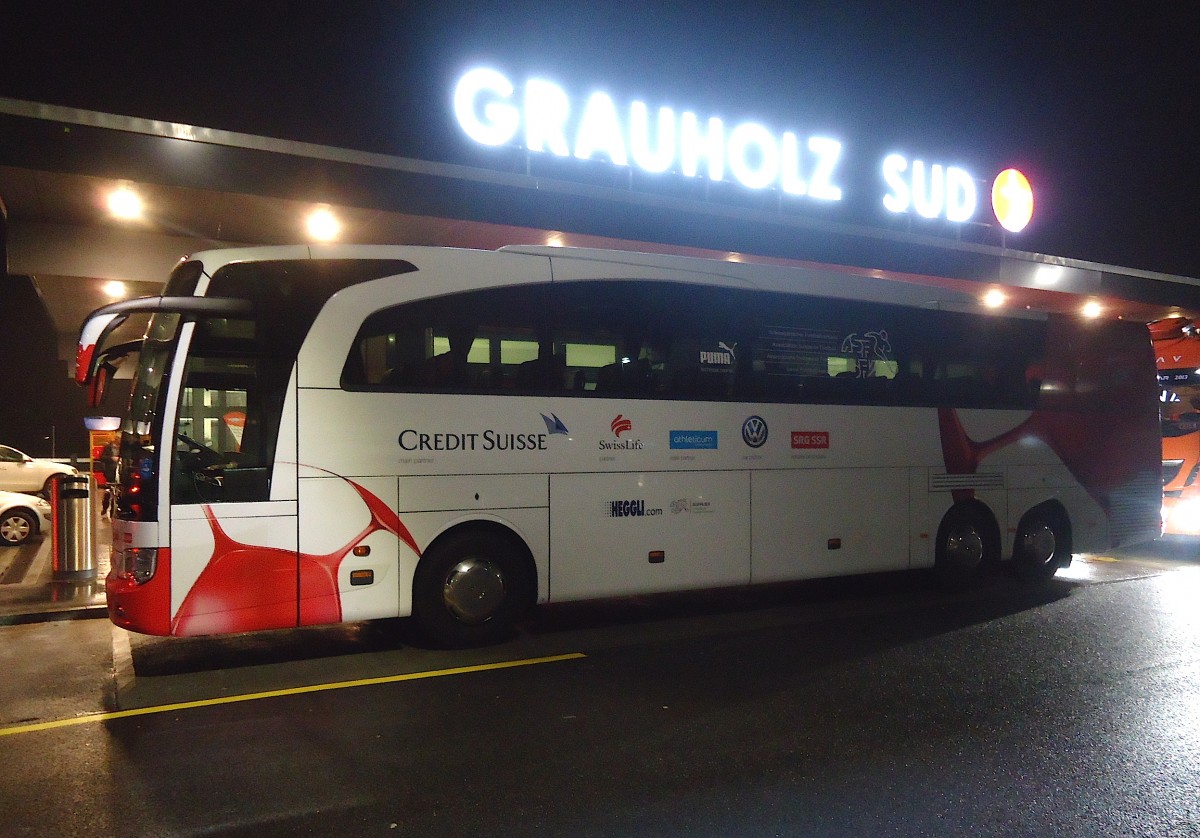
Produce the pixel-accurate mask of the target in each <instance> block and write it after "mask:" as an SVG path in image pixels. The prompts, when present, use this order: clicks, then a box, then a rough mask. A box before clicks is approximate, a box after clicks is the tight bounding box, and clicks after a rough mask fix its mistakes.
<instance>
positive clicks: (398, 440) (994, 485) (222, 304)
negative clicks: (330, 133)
mask: <svg viewBox="0 0 1200 838" xmlns="http://www.w3.org/2000/svg"><path fill="white" fill-rule="evenodd" d="M138 312H142V313H144V312H152V313H153V316H152V318H151V320H150V322H149V326H148V328H147V331H146V333H145V336H144V338H143V339H141V340H140V341H129V342H126V343H123V344H114V345H109V342H110V340H111V338H112V335H113V334H114V331H113V330H114V328H115V327H116V326H117V325H119V324H120V323H121V322H122V321H123V320H124V319H125V318H126V317H127V316H128V315H130V314H132V313H138ZM131 349H137V350H138V351H139V355H138V363H137V370H136V373H135V376H134V381H133V389H132V396H131V401H130V409H129V415H128V417H126V418H125V419H124V427H123V433H122V443H121V463H120V469H119V477H118V482H119V484H120V491H119V499H118V505H117V514H116V520H115V524H114V537H115V543H114V550H113V562H112V572H111V573H110V575H109V577H108V579H107V592H108V604H109V612H110V616H111V618H112V620H113V621H114V622H115V623H116V624H117V625H120V626H124V627H126V628H129V629H132V630H135V631H141V632H148V633H152V634H163V635H167V634H173V635H195V634H208V633H222V632H240V631H249V630H258V629H271V628H284V627H291V626H299V625H311V624H318V623H329V622H337V621H343V620H365V619H373V618H384V617H397V616H409V615H411V616H413V617H414V618H415V619H416V620H417V621H418V623H419V625H420V626H421V627H422V629H423V630H424V631H425V632H426V633H427V634H428V635H429V636H430V637H432V638H433V639H435V640H436V641H439V642H442V643H445V644H449V645H462V644H474V643H482V642H488V641H491V640H494V639H497V638H500V637H503V636H505V635H506V634H507V633H508V632H510V631H511V629H512V627H513V624H514V622H515V621H516V620H517V619H518V618H519V617H520V615H521V614H522V613H523V612H524V611H525V610H526V609H527V608H528V607H529V606H531V605H533V604H535V603H545V602H551V601H555V602H557V601H569V600H580V599H587V598H597V597H610V596H621V595H628V594H639V593H646V592H657V591H672V590H682V589H695V588H709V587H724V586H734V585H746V584H755V583H767V582H777V581H783V580H794V579H803V578H812V577H822V576H832V575H840V574H855V573H867V572H875V571H885V570H899V569H908V568H935V569H936V571H937V572H938V573H939V574H940V575H942V576H943V577H945V578H947V579H951V580H954V579H966V578H968V577H971V576H973V575H974V574H976V573H978V572H980V571H981V570H983V569H986V568H988V567H990V566H993V565H996V564H999V563H1002V562H1005V563H1011V564H1012V566H1013V567H1014V568H1015V569H1016V570H1017V571H1018V572H1020V573H1021V574H1022V575H1024V576H1027V577H1030V578H1045V577H1048V576H1050V575H1052V574H1053V573H1054V572H1055V571H1056V570H1057V569H1058V568H1060V567H1064V566H1066V565H1067V564H1068V563H1069V562H1070V561H1071V554H1072V552H1073V551H1090V550H1103V549H1108V548H1111V547H1113V546H1116V545H1121V544H1127V543H1132V542H1135V541H1139V540H1144V539H1148V538H1153V537H1155V536H1156V535H1157V534H1158V531H1159V525H1160V514H1159V506H1160V495H1161V489H1160V476H1159V475H1160V462H1159V461H1160V454H1159V444H1160V438H1159V427H1158V399H1157V392H1156V390H1155V387H1154V381H1153V378H1152V376H1151V372H1150V371H1151V370H1152V369H1153V365H1154V358H1153V355H1152V353H1151V347H1150V341H1149V336H1148V334H1147V332H1146V329H1145V327H1144V326H1142V325H1135V324H1130V323H1125V322H1118V321H1099V320H1092V321H1085V320H1083V319H1076V318H1072V317H1066V316H1062V315H1053V314H1040V313H1037V312H1029V311H1021V312H1020V313H1019V315H1017V314H1011V315H1006V314H1003V313H997V312H995V311H991V310H987V309H985V308H984V307H982V306H981V305H979V304H978V302H977V301H976V300H975V299H974V298H973V297H971V296H970V295H968V294H965V293H959V292H955V291H951V290H945V289H939V288H931V287H928V286H922V285H916V284H909V283H904V282H898V281H891V280H882V279H876V278H872V277H868V276H858V275H853V274H850V273H847V272H846V271H844V270H841V269H839V270H836V271H835V270H833V269H830V270H824V269H821V268H814V267H801V266H797V267H784V266H767V265H755V264H739V263H732V262H724V261H720V260H707V259H697V258H689V257H678V256H662V255H649V254H640V253H625V252H616V251H600V250H575V249H566V248H545V247H533V246H531V247H508V248H502V249H501V250H500V251H486V252H484V251H469V250H454V249H443V248H423V247H379V246H324V247H308V246H295V247H278V248H254V249H243V250H225V251H212V252H206V253H200V254H197V255H195V256H193V257H191V258H189V259H187V260H185V261H183V262H181V263H180V264H179V265H178V266H177V267H176V268H175V270H174V273H173V274H172V276H171V279H170V282H169V283H168V286H167V289H166V291H165V294H164V296H162V297H157V298H150V299H145V300H134V301H128V302H124V303H117V304H114V305H112V306H106V307H105V308H102V309H99V310H98V311H97V312H95V313H94V314H93V315H92V316H91V318H90V320H89V322H88V323H87V324H85V326H84V330H83V339H82V341H81V349H80V355H79V359H80V369H79V375H78V377H79V380H80V382H81V383H84V384H87V385H89V386H91V388H92V391H93V397H94V398H96V399H98V398H99V397H100V396H101V395H102V391H103V385H104V383H105V380H106V378H107V376H108V375H109V374H110V373H111V372H112V370H113V368H114V365H115V364H116V363H117V359H118V358H119V356H120V355H121V354H122V353H123V352H128V351H129V350H131Z"/></svg>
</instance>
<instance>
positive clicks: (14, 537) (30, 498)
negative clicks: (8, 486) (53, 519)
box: [0, 492, 50, 547]
mask: <svg viewBox="0 0 1200 838" xmlns="http://www.w3.org/2000/svg"><path fill="white" fill-rule="evenodd" d="M49 531H50V504H48V503H46V501H44V500H42V499H41V498H39V497H37V496H35V495H26V494H21V493H18V492H0V547H19V546H21V545H22V544H24V543H25V542H26V541H28V540H29V539H31V538H33V537H34V536H36V535H39V534H42V533H47V532H49Z"/></svg>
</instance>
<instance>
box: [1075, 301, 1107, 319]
mask: <svg viewBox="0 0 1200 838" xmlns="http://www.w3.org/2000/svg"><path fill="white" fill-rule="evenodd" d="M1103 312H1104V307H1103V306H1102V305H1100V303H1098V302H1096V301H1095V300H1088V301H1087V302H1086V303H1084V304H1083V309H1082V310H1081V312H1080V313H1081V314H1082V315H1083V316H1084V317H1088V318H1093V319H1094V318H1096V317H1099V316H1100V315H1101V314H1102V313H1103Z"/></svg>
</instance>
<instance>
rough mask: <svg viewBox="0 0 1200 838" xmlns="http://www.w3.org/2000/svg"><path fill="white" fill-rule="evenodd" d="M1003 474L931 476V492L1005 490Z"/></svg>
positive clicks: (994, 472) (993, 472)
mask: <svg viewBox="0 0 1200 838" xmlns="http://www.w3.org/2000/svg"><path fill="white" fill-rule="evenodd" d="M1003 488H1004V473H1003V472H996V471H990V472H983V473H981V474H930V475H929V491H931V492H953V491H955V490H956V489H1003Z"/></svg>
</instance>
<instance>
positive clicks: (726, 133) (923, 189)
mask: <svg viewBox="0 0 1200 838" xmlns="http://www.w3.org/2000/svg"><path fill="white" fill-rule="evenodd" d="M454 115H455V118H456V119H457V121H458V125H459V127H460V128H461V129H462V131H463V133H464V134H466V136H467V137H468V138H470V139H471V140H473V141H474V142H476V143H479V144H480V145H484V146H491V147H506V146H507V147H513V146H516V147H521V148H524V149H525V150H526V151H527V152H529V153H531V154H545V155H549V156H552V157H557V158H574V159H578V160H594V161H600V162H607V163H610V164H612V165H615V166H621V167H625V168H630V169H636V170H639V171H642V172H646V173H648V174H663V173H666V172H674V173H677V174H681V175H683V176H685V177H689V178H707V179H708V180H710V181H714V182H733V183H738V184H741V185H742V186H744V187H746V188H748V189H752V190H764V189H776V190H778V191H779V192H781V193H783V194H785V195H790V196H796V197H804V198H809V199H815V200H818V201H823V202H840V201H841V200H842V197H843V193H844V189H843V177H842V176H843V174H844V173H843V171H842V167H843V165H844V163H845V161H844V154H843V151H844V148H843V144H842V142H841V141H840V140H838V139H835V138H833V137H829V136H825V135H822V134H810V135H801V134H800V133H798V132H795V131H783V132H774V131H772V130H770V129H769V128H767V127H766V126H765V125H762V124H761V123H758V122H753V121H744V122H738V123H736V124H732V125H726V123H725V121H724V120H722V119H720V118H718V117H715V116H706V117H702V116H699V115H697V114H696V113H695V112H694V111H691V110H677V109H675V108H671V107H667V106H658V107H656V108H652V107H651V106H650V105H648V104H646V103H645V102H643V101H639V100H635V101H632V102H629V103H628V104H621V103H618V102H617V101H616V100H614V99H613V97H612V96H610V95H609V94H608V93H605V92H603V91H596V92H593V93H591V94H590V95H589V96H588V97H587V98H586V100H584V101H583V103H582V106H580V105H579V104H578V103H577V102H575V101H573V100H572V98H571V97H570V96H569V95H568V94H567V91H566V90H564V89H563V88H562V87H561V86H559V85H558V84H557V83H555V82H553V81H549V80H547V79H544V78H529V79H526V80H525V81H524V83H523V84H521V85H517V84H514V83H513V81H512V80H511V79H509V78H508V76H506V75H504V73H502V72H500V71H498V70H494V69H491V68H488V67H476V68H474V69H471V70H468V71H467V72H465V73H464V74H463V75H462V76H461V77H460V78H459V80H458V83H457V85H456V86H455V88H454ZM877 171H878V172H879V173H880V189H881V193H880V194H881V199H880V202H881V204H882V206H883V208H884V209H886V210H887V211H888V212H891V213H896V214H907V213H913V214H915V215H918V216H920V217H922V218H926V219H940V220H943V221H948V222H951V223H954V224H961V223H964V222H967V221H971V220H973V219H974V218H975V215H976V213H977V211H978V209H979V185H980V184H985V183H986V181H985V180H980V179H978V178H976V177H975V176H974V175H972V174H971V173H970V172H968V171H967V170H966V169H964V168H962V167H961V166H954V165H947V164H945V163H941V162H933V161H928V160H921V159H911V160H910V159H909V158H908V157H906V156H904V155H902V154H895V153H893V154H888V155H887V156H886V157H884V159H883V161H882V162H881V164H880V165H879V168H878V169H877ZM876 206H880V204H879V203H877V204H876ZM992 207H993V209H994V211H995V214H996V218H997V220H998V221H999V222H1000V223H1001V224H1002V225H1003V226H1004V227H1005V229H1007V230H1010V231H1012V232H1018V231H1020V230H1021V229H1023V228H1024V227H1025V226H1026V225H1027V224H1028V223H1029V220H1030V218H1031V217H1032V213H1033V192H1032V189H1031V188H1030V186H1029V181H1028V180H1026V179H1025V177H1024V176H1023V175H1021V173H1020V172H1017V171H1016V170H1015V169H1009V170H1006V171H1005V172H1003V173H1001V175H1000V176H999V177H997V178H996V180H995V182H994V184H993V186H992Z"/></svg>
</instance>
